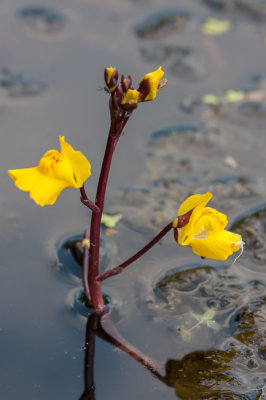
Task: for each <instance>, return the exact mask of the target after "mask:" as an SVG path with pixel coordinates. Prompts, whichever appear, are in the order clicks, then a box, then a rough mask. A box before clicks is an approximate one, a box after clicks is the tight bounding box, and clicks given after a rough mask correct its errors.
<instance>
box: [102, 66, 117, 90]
mask: <svg viewBox="0 0 266 400" xmlns="http://www.w3.org/2000/svg"><path fill="white" fill-rule="evenodd" d="M104 79H105V83H106V86H107V87H108V89H109V90H110V92H113V91H114V90H115V89H116V87H117V81H118V71H117V69H116V68H113V67H110V68H105V70H104Z"/></svg>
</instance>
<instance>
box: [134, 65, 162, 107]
mask: <svg viewBox="0 0 266 400" xmlns="http://www.w3.org/2000/svg"><path fill="white" fill-rule="evenodd" d="M163 75H164V71H162V67H159V68H158V69H157V70H156V71H153V72H150V73H148V74H146V75H145V76H144V77H143V78H142V79H141V81H140V82H139V89H138V90H139V92H140V94H141V100H142V101H148V100H153V99H155V97H156V95H157V92H158V91H159V90H161V89H162V88H163V87H164V86H165V85H166V83H167V81H165V82H164V84H163V85H162V86H160V82H161V79H162V77H163Z"/></svg>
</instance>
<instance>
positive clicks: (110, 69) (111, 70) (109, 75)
mask: <svg viewBox="0 0 266 400" xmlns="http://www.w3.org/2000/svg"><path fill="white" fill-rule="evenodd" d="M105 71H106V74H107V84H108V85H109V83H110V81H111V78H112V75H113V73H114V68H113V67H109V68H105Z"/></svg>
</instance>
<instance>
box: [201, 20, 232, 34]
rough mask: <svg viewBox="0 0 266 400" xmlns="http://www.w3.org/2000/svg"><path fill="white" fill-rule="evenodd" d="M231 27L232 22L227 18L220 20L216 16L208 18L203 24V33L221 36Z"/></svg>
mask: <svg viewBox="0 0 266 400" xmlns="http://www.w3.org/2000/svg"><path fill="white" fill-rule="evenodd" d="M230 29H231V22H230V21H229V20H227V19H224V20H219V19H215V18H208V19H207V20H206V21H205V22H204V23H203V24H202V25H201V33H203V34H204V35H210V36H220V35H223V34H224V33H226V32H228V31H229V30H230Z"/></svg>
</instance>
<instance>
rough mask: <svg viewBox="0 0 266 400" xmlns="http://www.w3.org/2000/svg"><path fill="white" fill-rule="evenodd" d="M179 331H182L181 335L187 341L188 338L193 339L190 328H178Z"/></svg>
mask: <svg viewBox="0 0 266 400" xmlns="http://www.w3.org/2000/svg"><path fill="white" fill-rule="evenodd" d="M177 331H178V333H180V335H181V337H182V339H183V340H184V341H186V342H187V341H188V340H190V339H191V336H192V334H191V332H190V330H187V329H184V328H178V329H177Z"/></svg>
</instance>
